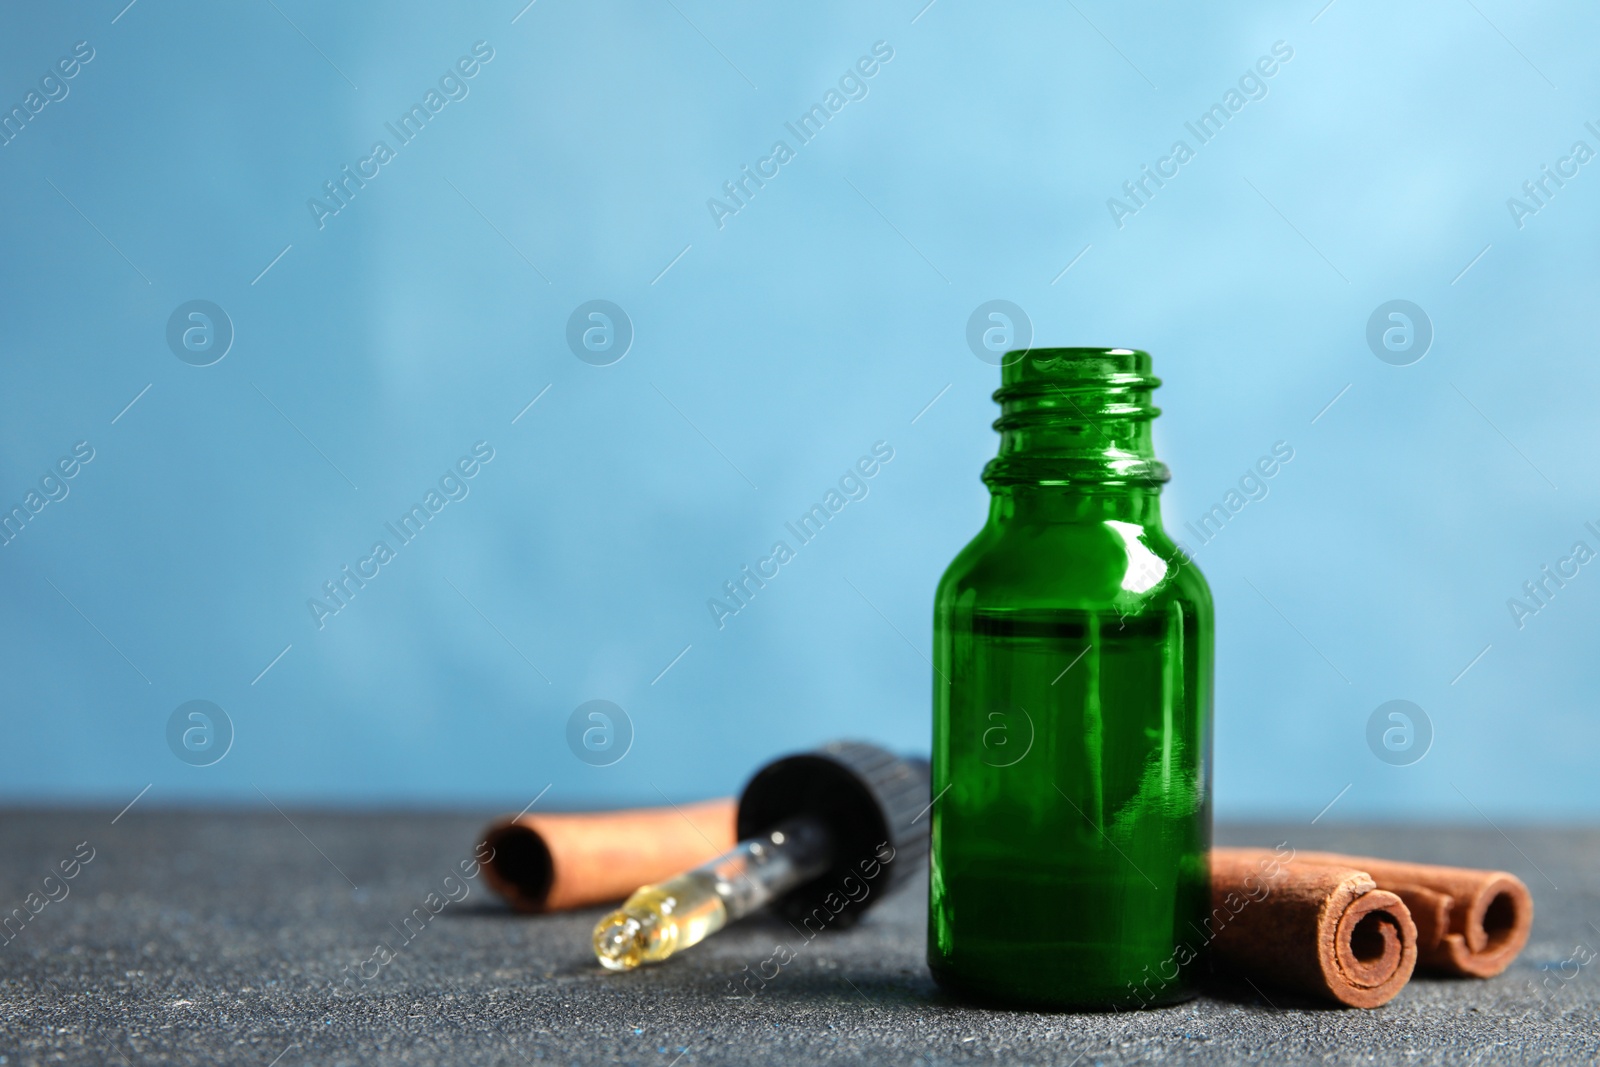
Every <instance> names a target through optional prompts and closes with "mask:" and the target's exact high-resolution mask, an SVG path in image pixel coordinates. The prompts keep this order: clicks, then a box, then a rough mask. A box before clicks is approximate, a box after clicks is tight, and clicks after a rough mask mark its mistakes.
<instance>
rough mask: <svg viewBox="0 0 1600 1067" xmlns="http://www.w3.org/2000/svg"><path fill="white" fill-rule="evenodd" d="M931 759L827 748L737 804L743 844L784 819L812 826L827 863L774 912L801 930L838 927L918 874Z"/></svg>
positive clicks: (771, 775) (796, 760)
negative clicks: (824, 838) (826, 842)
mask: <svg viewBox="0 0 1600 1067" xmlns="http://www.w3.org/2000/svg"><path fill="white" fill-rule="evenodd" d="M928 807H929V804H928V761H927V760H923V759H905V758H902V757H900V756H896V755H895V754H894V753H892V752H888V751H885V750H884V749H881V748H879V747H878V746H876V745H869V744H866V743H865V742H862V741H832V742H829V743H828V744H826V745H823V746H822V747H821V748H819V749H816V750H815V751H813V752H803V753H799V754H797V755H793V756H785V757H783V758H782V759H778V760H774V761H773V762H771V763H769V764H767V765H766V766H765V767H763V768H761V770H759V771H757V772H756V775H755V777H754V778H752V779H750V783H749V784H748V785H746V786H745V787H744V792H743V793H741V794H740V796H739V818H738V832H739V840H741V841H743V840H745V839H747V838H750V837H754V836H756V835H757V834H760V833H764V832H766V831H768V830H771V829H772V828H773V827H774V826H776V825H778V824H779V823H781V822H784V821H785V820H787V819H795V818H810V819H815V820H816V821H817V822H819V823H821V824H822V825H823V826H825V827H827V830H828V833H829V835H830V837H831V838H832V840H833V864H832V866H830V867H829V868H828V869H827V870H826V871H824V872H823V873H822V874H821V875H819V876H817V877H816V878H813V879H812V880H811V881H809V882H806V883H804V884H803V885H799V886H796V887H795V888H794V889H792V890H790V891H789V892H788V893H786V894H784V895H783V896H782V897H780V898H779V899H778V900H776V901H774V902H773V904H772V907H773V908H774V909H775V910H776V911H777V912H778V913H779V914H781V915H783V916H785V917H786V918H788V919H789V920H790V921H791V922H795V923H801V924H804V926H805V929H806V931H807V932H808V933H809V932H811V931H815V930H819V929H823V928H843V927H847V926H851V925H853V924H854V923H855V922H857V921H858V920H859V919H860V918H861V915H862V914H863V913H864V912H865V911H866V910H867V908H869V907H871V906H872V905H873V904H875V903H877V902H878V900H879V899H881V898H882V897H884V896H886V895H887V894H888V892H889V890H890V889H891V888H893V887H895V886H897V885H900V884H902V883H904V882H905V881H906V880H907V879H908V878H910V877H911V876H912V875H914V874H915V873H916V872H917V871H919V870H922V869H923V865H924V863H925V861H926V858H927V855H928V825H929V822H930V821H931V820H930V819H928V817H927V809H928Z"/></svg>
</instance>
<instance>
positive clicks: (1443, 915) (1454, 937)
mask: <svg viewBox="0 0 1600 1067" xmlns="http://www.w3.org/2000/svg"><path fill="white" fill-rule="evenodd" d="M1297 859H1298V860H1300V861H1303V862H1306V863H1326V864H1333V865H1343V866H1349V867H1355V868H1358V869H1360V870H1363V871H1366V872H1367V873H1368V874H1370V875H1372V878H1373V881H1375V882H1377V883H1378V887H1379V888H1380V889H1386V890H1388V891H1389V892H1391V893H1394V894H1395V895H1396V896H1398V897H1399V898H1400V899H1401V900H1404V901H1405V902H1406V907H1407V908H1409V909H1410V911H1411V918H1412V919H1413V920H1414V921H1415V922H1416V924H1417V966H1418V967H1421V968H1423V969H1424V970H1430V971H1438V972H1442V973H1445V974H1454V975H1461V976H1463V977H1470V978H1492V977H1493V976H1495V975H1497V974H1499V973H1500V972H1501V971H1503V970H1505V969H1506V968H1507V967H1509V966H1510V965H1511V961H1512V960H1514V959H1516V958H1517V954H1518V953H1519V952H1521V951H1522V949H1523V946H1525V945H1526V944H1527V943H1528V933H1529V931H1530V930H1531V929H1532V928H1533V896H1532V895H1531V894H1530V893H1529V892H1528V887H1527V886H1526V885H1524V884H1523V882H1522V880H1521V879H1520V878H1518V877H1517V876H1516V875H1514V874H1508V873H1507V872H1505V871H1482V870H1472V869H1468V868H1464V867H1436V866H1433V865H1431V864H1426V863H1402V862H1400V861H1397V860H1380V859H1371V858H1369V857H1365V856H1345V855H1341V854H1339V853H1333V852H1302V853H1300V854H1299V856H1298V857H1297Z"/></svg>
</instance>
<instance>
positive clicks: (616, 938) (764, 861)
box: [594, 817, 834, 971]
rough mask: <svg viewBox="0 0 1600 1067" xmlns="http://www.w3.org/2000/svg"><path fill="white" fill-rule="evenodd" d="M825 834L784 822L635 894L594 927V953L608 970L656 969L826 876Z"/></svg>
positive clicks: (801, 821) (808, 824)
mask: <svg viewBox="0 0 1600 1067" xmlns="http://www.w3.org/2000/svg"><path fill="white" fill-rule="evenodd" d="M833 851H834V848H833V839H832V835H830V834H829V832H828V830H827V827H826V826H824V825H823V824H822V823H821V822H820V821H818V820H816V819H811V818H805V817H801V818H795V819H788V820H786V821H784V822H781V823H779V824H778V825H777V826H775V827H773V828H772V829H771V830H768V831H766V832H764V833H760V834H757V835H755V836H754V837H748V838H746V839H745V840H743V841H741V842H739V843H738V844H737V845H735V846H734V847H733V848H732V849H731V850H729V851H728V852H725V853H723V854H722V855H720V856H718V857H717V858H716V859H714V860H711V861H710V862H708V863H704V864H702V865H700V866H699V867H696V868H694V869H693V870H691V871H685V872H684V873H682V874H680V875H677V876H676V877H674V878H669V879H668V880H666V881H665V882H661V883H660V884H657V885H647V886H644V887H642V888H640V889H639V890H637V891H636V892H635V893H634V894H633V895H632V896H631V897H629V898H628V899H627V901H626V902H625V903H624V904H623V905H622V907H621V908H618V909H617V910H616V911H614V912H612V913H611V914H610V915H607V916H606V917H605V918H604V919H601V920H600V923H599V925H597V926H596V927H595V928H594V954H595V956H597V957H598V958H599V960H600V962H601V963H602V964H604V965H605V966H606V967H608V968H610V969H611V970H613V971H631V970H633V968H635V967H637V966H639V964H641V963H660V962H661V961H662V960H664V959H666V958H667V957H668V956H671V955H672V954H673V953H675V952H681V951H682V950H684V949H686V948H688V947H689V946H690V945H696V944H699V943H700V942H701V941H704V940H705V939H706V938H708V937H710V936H711V935H712V934H714V933H716V932H717V931H718V930H720V929H722V928H723V927H724V926H726V925H727V924H728V923H731V922H734V921H736V920H738V919H742V918H743V917H744V916H746V915H748V914H750V913H751V912H752V911H755V910H756V909H757V908H759V907H762V906H763V905H765V904H767V903H768V902H770V901H771V900H773V899H774V898H776V897H779V896H782V895H783V894H784V893H787V892H788V891H789V890H791V889H793V888H794V887H795V886H798V885H801V884H802V883H804V882H807V881H810V880H811V879H812V878H815V877H816V876H817V875H819V874H822V873H823V872H824V871H826V870H827V869H828V867H829V865H830V864H831V863H832V862H833Z"/></svg>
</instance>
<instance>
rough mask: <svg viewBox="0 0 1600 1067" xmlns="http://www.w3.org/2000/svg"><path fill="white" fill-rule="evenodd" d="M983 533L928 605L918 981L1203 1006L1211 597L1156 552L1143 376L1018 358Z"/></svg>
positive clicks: (1201, 582) (1106, 362)
mask: <svg viewBox="0 0 1600 1067" xmlns="http://www.w3.org/2000/svg"><path fill="white" fill-rule="evenodd" d="M1006 358H1007V362H1006V364H1005V367H1004V370H1003V372H1002V385H1001V388H1000V389H999V391H997V392H996V393H995V399H996V400H997V401H999V402H1000V406H1001V416H1000V419H999V420H998V421H997V422H996V423H995V429H997V430H999V431H1000V434H1001V440H1000V453H999V455H998V456H997V457H996V458H995V459H994V460H993V461H992V462H991V463H990V464H989V465H988V467H987V468H986V469H985V471H984V476H983V477H984V481H985V482H986V483H987V484H988V485H989V489H990V492H991V494H992V498H991V502H990V508H989V521H988V523H987V525H985V526H984V528H983V530H982V531H981V532H980V533H979V534H978V536H977V537H976V538H974V539H973V541H972V542H971V543H970V544H969V545H967V547H966V548H965V549H963V550H962V551H961V553H960V555H958V556H957V557H956V559H955V562H953V563H952V564H951V565H950V568H949V570H947V571H946V572H945V575H944V578H943V579H942V580H941V581H940V583H939V591H938V594H937V597H936V599H935V605H934V679H933V686H934V704H933V709H934V711H933V795H934V797H935V798H936V799H935V801H934V805H933V808H932V819H933V877H932V883H931V890H930V893H931V899H930V902H929V911H928V963H929V965H930V967H931V968H932V969H933V973H934V976H935V978H937V979H938V981H939V982H940V983H941V984H942V985H944V986H945V987H946V988H948V989H950V990H952V991H954V992H956V993H958V994H960V995H964V996H969V997H975V998H979V999H984V1000H990V1001H1000V1002H1009V1003H1016V1004H1029V1005H1036V1006H1051V1007H1065V1008H1089V1009H1127V1008H1138V1007H1148V1006H1152V1005H1157V1004H1170V1003H1173V1002H1175V1001H1179V1000H1184V999H1187V998H1188V997H1191V996H1193V995H1194V993H1195V986H1196V982H1197V979H1198V976H1199V971H1200V969H1201V968H1203V967H1204V966H1205V960H1204V956H1203V948H1204V934H1203V931H1204V929H1205V925H1204V924H1205V920H1206V918H1207V916H1208V914H1209V911H1210V904H1209V899H1210V887H1209V868H1208V863H1207V853H1208V850H1209V849H1210V847H1211V659H1212V638H1211V626H1212V619H1211V593H1210V590H1209V589H1208V588H1207V586H1206V582H1205V579H1204V578H1202V577H1201V575H1200V572H1199V571H1198V570H1197V569H1196V568H1195V566H1194V564H1193V563H1192V562H1191V561H1189V560H1188V559H1187V558H1186V557H1185V555H1184V553H1183V552H1182V551H1180V549H1179V548H1178V547H1177V546H1176V545H1175V544H1174V543H1173V542H1172V540H1171V539H1170V538H1169V537H1168V536H1167V534H1166V532H1165V531H1164V530H1163V529H1162V525H1161V512H1160V501H1159V493H1160V486H1161V484H1162V483H1163V482H1165V481H1166V480H1167V477H1168V475H1167V469H1166V467H1165V466H1164V465H1162V464H1161V463H1159V462H1157V460H1156V459H1155V456H1154V453H1153V450H1152V447H1151V441H1150V423H1151V420H1152V419H1154V418H1155V416H1157V415H1158V414H1160V410H1159V409H1158V408H1156V407H1154V406H1153V405H1152V404H1151V403H1150V394H1151V392H1152V390H1154V389H1155V388H1156V387H1157V386H1158V385H1160V380H1159V379H1157V378H1155V377H1153V376H1152V375H1151V372H1150V357H1149V355H1147V354H1146V353H1143V352H1135V351H1130V350H1128V349H1083V348H1065V349H1033V350H1030V351H1028V352H1013V353H1010V354H1008V356H1007V357H1006Z"/></svg>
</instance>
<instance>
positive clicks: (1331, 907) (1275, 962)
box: [1206, 847, 1417, 1008]
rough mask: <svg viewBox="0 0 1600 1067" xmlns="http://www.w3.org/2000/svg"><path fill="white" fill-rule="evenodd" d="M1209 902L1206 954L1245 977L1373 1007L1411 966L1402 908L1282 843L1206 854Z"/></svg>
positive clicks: (1337, 867) (1347, 873) (1351, 874)
mask: <svg viewBox="0 0 1600 1067" xmlns="http://www.w3.org/2000/svg"><path fill="white" fill-rule="evenodd" d="M1211 898H1212V914H1211V917H1210V919H1208V920H1207V922H1206V926H1207V936H1208V937H1209V939H1210V943H1211V951H1212V958H1213V960H1214V961H1215V962H1216V964H1217V965H1218V966H1219V967H1220V968H1221V969H1224V970H1228V971H1232V972H1235V973H1237V974H1241V975H1243V976H1245V977H1246V978H1251V979H1255V978H1260V979H1264V980H1266V981H1268V982H1271V983H1273V984H1276V985H1281V986H1286V987H1288V988H1291V989H1297V990H1300V991H1301V992H1305V993H1309V994H1312V995H1313V996H1318V997H1325V998H1328V999H1331V1000H1334V1001H1337V1002H1338V1003H1340V1004H1345V1005H1349V1006H1350V1007H1354V1008H1376V1007H1378V1006H1379V1005H1382V1004H1385V1003H1387V1002H1388V1001H1389V1000H1390V999H1392V998H1393V997H1394V995H1395V994H1396V993H1398V992H1400V989H1401V987H1402V986H1404V985H1405V984H1406V982H1407V981H1409V980H1410V978H1411V972H1412V970H1413V969H1414V968H1415V967H1416V963H1417V928H1416V925H1415V924H1414V923H1413V922H1412V919H1411V915H1410V913H1409V912H1408V911H1407V909H1406V905H1405V902H1404V901H1403V900H1402V899H1401V898H1400V897H1399V896H1398V895H1396V894H1395V893H1392V892H1389V891H1387V890H1384V889H1380V888H1379V887H1378V884H1377V882H1376V881H1375V880H1374V879H1373V878H1372V876H1371V875H1369V874H1368V873H1367V872H1365V871H1363V870H1360V869H1358V868H1357V867H1355V866H1353V865H1350V864H1331V863H1312V862H1308V861H1307V860H1306V859H1305V858H1304V857H1303V856H1299V855H1296V854H1295V853H1294V852H1293V850H1290V849H1285V848H1281V847H1280V850H1279V851H1273V850H1270V849H1246V848H1219V849H1213V850H1212V852H1211Z"/></svg>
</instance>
